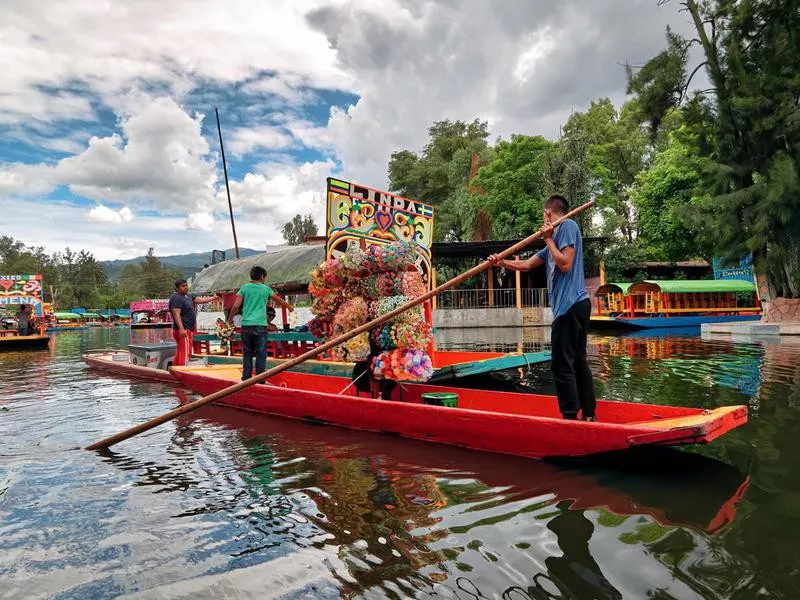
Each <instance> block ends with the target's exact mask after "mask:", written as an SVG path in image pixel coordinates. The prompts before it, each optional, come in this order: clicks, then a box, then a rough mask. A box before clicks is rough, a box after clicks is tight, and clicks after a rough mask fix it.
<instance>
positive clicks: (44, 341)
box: [0, 330, 50, 352]
mask: <svg viewBox="0 0 800 600" xmlns="http://www.w3.org/2000/svg"><path fill="white" fill-rule="evenodd" d="M49 343H50V336H49V335H43V334H40V335H17V332H16V331H10V330H0V352H2V351H4V350H44V349H45V348H47V346H48V344H49Z"/></svg>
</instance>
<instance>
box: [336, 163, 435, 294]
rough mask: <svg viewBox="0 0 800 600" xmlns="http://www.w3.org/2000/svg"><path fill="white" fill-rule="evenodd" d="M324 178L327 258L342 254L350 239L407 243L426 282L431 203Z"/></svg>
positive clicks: (428, 275)
mask: <svg viewBox="0 0 800 600" xmlns="http://www.w3.org/2000/svg"><path fill="white" fill-rule="evenodd" d="M327 181H328V189H327V198H328V202H327V217H326V222H327V223H326V236H327V244H326V249H327V256H328V258H331V257H332V256H338V255H340V254H341V253H343V252H344V251H345V250H346V249H347V245H348V243H350V242H355V243H359V244H360V243H362V242H363V243H365V244H389V243H392V242H397V241H404V242H410V243H412V244H414V245H416V246H417V249H418V251H419V256H420V260H419V267H420V269H421V271H422V274H423V276H424V277H425V280H426V282H427V283H428V285H430V283H431V278H430V272H431V243H432V242H433V206H431V205H430V204H425V203H424V202H419V201H417V200H410V199H408V198H403V197H402V196H397V195H395V194H390V193H389V192H382V191H379V190H374V189H372V188H368V187H365V186H362V185H358V184H356V183H350V182H349V181H343V180H341V179H334V178H332V177H329V178H328V180H327Z"/></svg>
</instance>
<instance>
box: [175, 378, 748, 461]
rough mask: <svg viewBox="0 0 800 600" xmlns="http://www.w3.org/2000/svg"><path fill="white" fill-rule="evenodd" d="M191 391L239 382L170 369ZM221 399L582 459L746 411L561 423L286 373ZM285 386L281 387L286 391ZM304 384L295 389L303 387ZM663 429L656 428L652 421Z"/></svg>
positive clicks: (649, 412) (613, 410)
mask: <svg viewBox="0 0 800 600" xmlns="http://www.w3.org/2000/svg"><path fill="white" fill-rule="evenodd" d="M170 371H171V372H172V373H173V375H174V376H175V378H176V379H177V380H178V381H180V382H181V383H183V384H184V385H186V386H187V387H189V388H190V389H191V390H192V391H194V392H196V393H200V394H203V395H208V394H212V393H214V392H217V391H220V390H222V389H224V388H226V387H228V386H230V385H233V384H234V383H236V382H237V381H239V378H240V376H241V375H240V371H238V370H237V369H234V368H231V367H173V368H171V369H170ZM271 381H272V382H273V383H274V385H262V384H257V385H253V386H250V387H248V388H245V389H243V390H241V391H239V392H236V393H235V394H232V395H230V396H227V397H225V398H223V399H221V400H220V401H219V402H220V403H222V404H227V405H230V406H234V407H236V408H240V409H244V410H251V411H255V412H260V413H266V414H274V415H279V416H284V417H290V418H294V419H303V420H309V421H315V422H320V423H325V424H330V425H337V426H341V427H348V428H351V429H360V430H366V431H376V432H381V433H390V434H395V435H399V436H402V437H407V438H411V439H416V440H423V441H427V442H438V443H442V444H449V445H454V446H462V447H466V448H472V449H474V450H481V451H486V452H496V453H501V454H513V455H517V456H525V457H530V458H544V457H563V456H586V455H591V454H599V453H606V452H614V451H620V450H626V449H628V448H631V447H633V446H647V445H682V444H696V443H706V442H709V441H712V440H713V439H716V438H717V437H719V436H720V435H722V434H723V433H725V432H726V431H729V430H730V429H733V428H734V427H737V426H739V425H741V424H743V423H744V422H746V421H747V408H746V407H741V406H740V407H725V408H719V409H715V410H714V411H702V410H699V409H687V408H678V407H663V406H656V405H646V404H628V403H622V402H607V401H600V402H599V403H598V414H599V415H600V418H601V419H603V422H599V423H588V422H584V421H570V420H564V419H561V418H559V413H558V403H557V400H556V398H555V397H553V396H541V395H533V394H519V393H512V392H491V391H485V390H468V389H463V388H458V389H454V388H449V387H443V386H432V385H421V384H402V385H400V386H398V388H397V389H396V390H395V391H396V392H397V394H398V398H397V399H396V400H373V399H371V398H363V397H356V396H354V395H350V394H353V393H354V392H353V391H352V388H350V390H349V392H348V394H343V393H342V392H343V391H344V389H343V388H345V386H343V385H342V381H341V379H340V378H337V377H324V376H313V375H306V374H302V373H289V372H284V373H281V374H279V375H276V376H275V377H274V378H272V380H271ZM284 386H285V387H284ZM301 386H302V387H301ZM428 392H456V393H458V395H459V400H458V405H459V407H458V408H446V407H441V406H431V405H426V404H423V403H422V398H421V395H422V394H423V393H428ZM655 419H661V420H663V421H662V422H664V423H667V424H668V426H664V427H662V426H659V425H658V421H657V420H655Z"/></svg>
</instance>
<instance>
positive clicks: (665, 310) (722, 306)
mask: <svg viewBox="0 0 800 600" xmlns="http://www.w3.org/2000/svg"><path fill="white" fill-rule="evenodd" d="M594 297H595V306H594V311H593V315H592V318H591V324H592V326H593V327H594V328H596V329H606V328H615V329H616V328H620V329H660V328H676V327H700V325H702V324H704V323H733V322H740V321H758V320H759V319H761V313H762V310H761V302H760V300H759V297H758V291H757V289H756V286H755V284H754V283H753V282H751V281H744V280H739V279H716V280H658V281H656V280H645V281H639V282H636V283H605V284H603V285H601V286H600V287H599V288H598V289H597V291H596V292H595V295H594Z"/></svg>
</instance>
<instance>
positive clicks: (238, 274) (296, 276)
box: [191, 244, 325, 294]
mask: <svg viewBox="0 0 800 600" xmlns="http://www.w3.org/2000/svg"><path fill="white" fill-rule="evenodd" d="M324 260H325V246H324V245H322V244H304V245H301V246H272V247H268V248H267V251H266V252H265V253H263V254H255V255H253V256H248V257H247V258H240V259H239V260H226V261H224V262H221V263H217V264H216V265H211V266H210V267H206V268H205V269H203V270H202V271H200V273H198V274H197V275H196V276H195V278H194V281H192V285H191V292H192V294H213V293H220V292H228V291H233V290H238V289H239V287H241V286H242V285H244V284H245V283H247V282H248V281H250V269H251V268H253V267H255V266H256V265H258V266H261V267H264V268H265V269H266V270H267V284H269V286H270V287H273V288H275V289H276V290H278V291H281V292H298V291H305V289H306V288H307V287H308V278H309V274H310V273H311V271H312V269H314V268H315V267H317V266H318V265H319V264H320V263H321V262H323V261H324Z"/></svg>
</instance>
